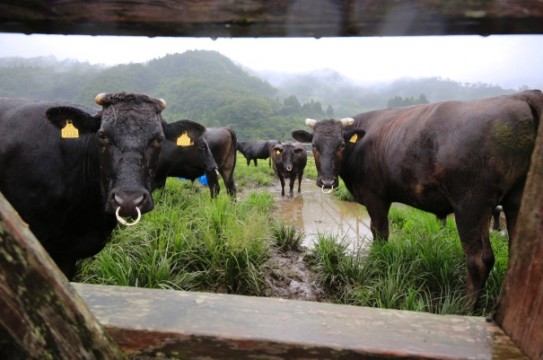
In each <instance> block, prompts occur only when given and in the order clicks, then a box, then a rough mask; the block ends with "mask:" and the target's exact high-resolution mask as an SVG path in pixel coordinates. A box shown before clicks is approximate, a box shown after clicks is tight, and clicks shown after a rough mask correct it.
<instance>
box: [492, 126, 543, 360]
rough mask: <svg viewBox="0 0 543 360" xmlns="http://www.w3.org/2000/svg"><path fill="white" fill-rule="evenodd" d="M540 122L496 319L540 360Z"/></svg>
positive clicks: (542, 146) (542, 276)
mask: <svg viewBox="0 0 543 360" xmlns="http://www.w3.org/2000/svg"><path fill="white" fill-rule="evenodd" d="M542 125H543V124H539V130H538V137H537V141H536V147H535V149H534V152H533V154H532V162H531V167H530V172H529V174H528V179H527V181H526V187H525V189H524V194H523V198H522V205H521V208H520V211H519V217H518V219H519V221H518V222H519V226H517V227H516V235H515V239H516V240H515V243H513V244H511V246H510V260H509V269H508V271H507V275H506V277H505V280H504V282H503V285H502V292H501V294H500V302H499V304H498V311H497V314H496V320H497V321H498V323H499V324H501V326H502V327H503V329H504V330H505V331H506V332H507V333H508V334H509V336H510V337H511V338H512V339H513V340H514V341H515V342H516V343H517V344H518V345H519V346H520V347H521V348H522V349H523V350H524V352H526V353H527V354H528V355H530V357H531V358H533V359H543V126H542Z"/></svg>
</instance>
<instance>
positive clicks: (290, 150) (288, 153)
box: [272, 141, 305, 172]
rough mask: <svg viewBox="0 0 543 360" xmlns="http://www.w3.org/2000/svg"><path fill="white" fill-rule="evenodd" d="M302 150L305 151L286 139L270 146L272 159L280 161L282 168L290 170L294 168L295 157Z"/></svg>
mask: <svg viewBox="0 0 543 360" xmlns="http://www.w3.org/2000/svg"><path fill="white" fill-rule="evenodd" d="M302 152H305V149H303V148H302V147H300V146H297V145H295V144H293V143H292V142H290V141H287V142H286V143H284V144H277V145H275V146H274V147H273V148H272V159H274V162H275V163H276V164H278V163H281V164H282V166H283V170H285V171H287V172H291V171H292V170H293V169H294V163H295V157H296V156H299V155H300V153H302Z"/></svg>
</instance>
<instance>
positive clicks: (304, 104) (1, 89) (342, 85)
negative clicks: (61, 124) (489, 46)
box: [0, 50, 516, 141]
mask: <svg viewBox="0 0 543 360" xmlns="http://www.w3.org/2000/svg"><path fill="white" fill-rule="evenodd" d="M271 84H275V85H274V86H272V85H271ZM119 91H126V92H137V93H145V94H148V95H150V96H153V97H158V98H163V99H165V100H166V102H167V103H168V107H167V109H166V110H165V111H164V113H163V115H164V117H165V118H166V120H167V121H174V120H179V119H191V120H194V121H198V122H200V123H202V124H204V125H206V126H212V127H218V126H228V127H231V128H233V129H234V130H235V131H236V133H237V134H238V139H239V140H248V139H255V140H256V139H261V140H263V139H278V140H280V141H286V140H290V139H291V136H290V133H291V132H292V130H294V129H298V128H300V127H301V126H303V121H304V120H305V118H307V117H311V118H315V119H323V118H332V117H336V118H338V117H345V116H352V115H355V114H357V113H360V112H363V111H367V110H372V109H378V108H385V107H396V106H405V105H411V104H413V103H424V101H426V102H435V101H441V100H447V99H476V98H484V97H490V96H497V95H503V94H509V93H512V92H514V91H516V90H512V89H502V88H500V87H498V86H493V85H489V84H466V83H458V82H454V81H451V80H445V79H440V78H425V79H416V80H413V79H404V80H399V81H396V82H394V83H391V84H388V85H386V86H380V87H363V86H361V85H356V84H354V83H352V82H349V81H348V80H347V79H345V78H342V77H341V76H340V75H338V74H335V73H333V74H331V73H330V72H328V73H326V74H325V76H323V74H322V73H319V72H316V73H314V74H304V75H288V76H287V77H286V78H285V77H284V76H283V78H282V81H281V82H280V83H276V82H275V81H273V79H270V78H268V81H266V80H263V77H259V76H258V74H256V75H253V74H250V73H248V72H247V71H245V70H244V69H242V68H241V67H239V66H237V65H236V64H234V63H233V62H232V61H231V60H230V59H228V58H227V57H225V56H223V55H221V54H220V53H218V52H215V51H204V50H195V51H188V52H185V53H183V54H173V55H166V56H164V57H162V58H157V59H154V60H151V61H149V62H147V63H131V64H123V65H117V66H112V67H105V66H103V65H90V64H88V63H81V62H77V61H73V60H71V61H57V60H55V58H52V57H41V58H31V59H23V58H0V96H7V97H28V98H36V99H51V100H62V101H69V102H76V103H82V104H88V105H92V104H93V101H94V97H95V96H96V94H98V93H100V92H119ZM404 103H405V104H404Z"/></svg>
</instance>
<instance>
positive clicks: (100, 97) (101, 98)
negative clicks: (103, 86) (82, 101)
mask: <svg viewBox="0 0 543 360" xmlns="http://www.w3.org/2000/svg"><path fill="white" fill-rule="evenodd" d="M106 95H107V94H106V93H100V94H98V95H96V97H95V98H94V101H96V103H97V104H98V105H102V101H104V99H105V98H106Z"/></svg>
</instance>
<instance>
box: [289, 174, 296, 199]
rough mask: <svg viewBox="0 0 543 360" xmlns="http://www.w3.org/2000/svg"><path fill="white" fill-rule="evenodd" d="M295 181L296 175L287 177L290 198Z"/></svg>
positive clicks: (292, 194)
mask: <svg viewBox="0 0 543 360" xmlns="http://www.w3.org/2000/svg"><path fill="white" fill-rule="evenodd" d="M295 181H296V175H295V174H291V175H290V177H289V189H290V192H289V194H290V196H294V182H295Z"/></svg>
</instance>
